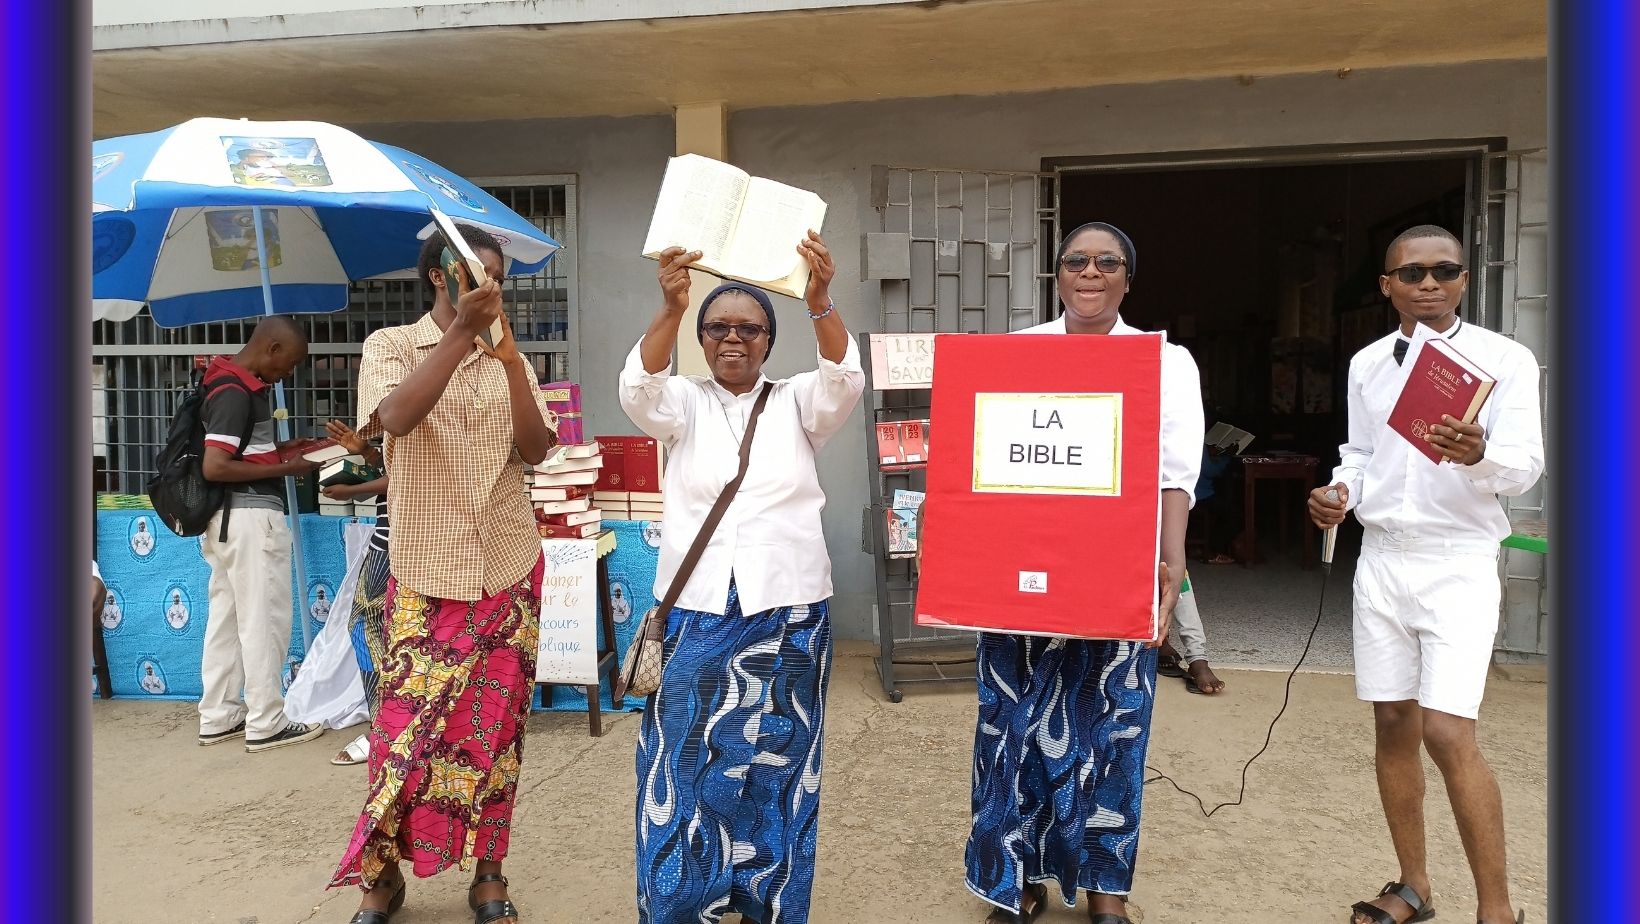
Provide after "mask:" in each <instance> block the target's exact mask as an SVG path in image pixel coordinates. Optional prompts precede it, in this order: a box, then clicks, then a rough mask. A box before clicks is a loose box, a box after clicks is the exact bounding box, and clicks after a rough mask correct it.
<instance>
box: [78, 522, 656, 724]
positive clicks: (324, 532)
mask: <svg viewBox="0 0 1640 924" xmlns="http://www.w3.org/2000/svg"><path fill="white" fill-rule="evenodd" d="M299 521H300V524H301V532H302V536H301V541H302V551H303V553H304V554H305V555H306V556H307V560H306V564H307V578H308V587H307V593H306V594H295V593H293V595H292V600H293V601H294V604H295V605H293V606H292V608H291V641H290V651H289V653H288V655H287V657H286V659H285V676H284V685H285V686H289V685H290V678H291V671H292V668H294V667H295V666H296V665H297V664H299V663H301V660H302V657H303V654H304V651H303V648H302V630H301V626H300V623H298V622H297V620H298V619H299V618H303V617H304V615H305V618H307V620H308V625H309V630H310V634H311V635H312V636H314V637H317V636H318V634H319V630H320V629H321V628H322V627H323V626H324V623H325V620H326V619H328V618H329V617H330V615H331V614H333V613H334V614H337V615H339V616H340V617H341V618H344V619H345V618H347V616H348V614H349V610H350V608H351V606H352V601H345V602H344V603H342V604H341V605H337V602H336V587H337V585H339V584H341V582H342V579H343V578H344V577H345V576H346V574H347V551H346V543H345V540H344V535H345V529H346V526H347V524H348V523H349V522H353V521H352V520H351V519H350V518H348V517H326V516H319V515H318V514H303V515H302V516H301V517H299ZM366 522H369V521H368V520H367V521H366ZM608 526H609V528H610V529H612V530H614V532H615V535H616V546H615V551H614V552H611V553H610V556H609V580H610V593H611V596H612V597H614V598H615V605H614V621H615V642H616V651H617V653H618V655H619V656H620V657H624V656H625V654H626V649H627V646H628V645H630V644H631V643H632V636H633V633H634V632H635V631H636V630H637V624H638V619H639V618H640V617H641V616H642V615H643V614H644V613H645V612H646V611H647V610H648V609H649V608H650V607H652V606H654V605H655V603H656V600H655V597H654V592H653V587H654V583H655V570H656V565H657V564H658V562H659V560H660V527H661V524H660V523H658V522H650V521H630V522H629V521H620V520H617V521H611V522H609V524H608ZM97 565H98V567H99V568H101V569H102V575H103V582H104V583H105V584H107V585H108V599H107V602H105V603H104V606H103V618H102V631H103V639H104V643H105V645H106V647H107V650H108V669H109V674H110V677H111V679H112V681H113V687H114V695H115V696H129V697H142V698H147V699H174V700H190V701H192V700H197V699H199V696H200V694H201V692H202V690H201V683H200V675H199V661H200V655H201V653H202V652H203V651H204V648H205V622H206V620H207V619H208V618H209V593H208V587H209V582H210V578H211V569H210V566H209V565H207V564H205V559H204V558H203V557H202V556H201V554H200V540H199V539H198V538H197V537H195V538H191V539H183V538H179V537H178V536H176V535H175V534H173V533H172V532H171V531H170V530H169V529H166V528H165V526H164V525H163V524H161V523H160V522H159V520H158V519H157V518H156V517H155V515H154V512H153V511H152V510H99V511H98V512H97ZM294 580H295V578H294V577H292V581H293V582H294ZM603 641H604V640H603V629H602V626H601V625H600V627H599V644H600V647H601V646H602V644H603ZM601 679H602V687H601V691H602V697H603V702H604V706H605V708H609V709H615V708H622V709H637V708H641V707H642V705H643V701H642V700H641V699H637V698H634V697H627V698H626V700H625V702H623V703H622V705H621V706H620V707H616V706H615V705H614V704H613V703H612V702H611V700H610V696H611V691H610V689H609V682H608V678H607V676H605V677H604V678H601ZM92 692H93V694H95V693H96V690H95V680H93V689H92ZM586 706H587V703H586V696H585V694H583V693H582V692H581V691H580V690H579V689H576V688H573V687H554V688H553V691H552V701H551V703H550V704H542V705H541V706H540V707H539V708H543V709H550V710H553V711H583V712H584V711H585V710H586Z"/></svg>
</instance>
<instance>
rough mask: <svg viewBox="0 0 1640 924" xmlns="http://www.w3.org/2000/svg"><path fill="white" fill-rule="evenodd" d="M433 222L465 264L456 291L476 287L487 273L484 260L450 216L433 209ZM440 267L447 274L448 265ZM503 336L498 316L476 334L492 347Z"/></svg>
mask: <svg viewBox="0 0 1640 924" xmlns="http://www.w3.org/2000/svg"><path fill="white" fill-rule="evenodd" d="M433 222H434V223H435V224H437V225H438V229H439V230H440V231H442V232H444V240H445V242H446V243H448V244H449V245H450V249H451V250H453V251H455V253H456V255H457V256H458V257H460V258H461V262H463V263H465V264H466V265H467V285H466V286H462V285H460V283H459V282H458V283H457V286H456V291H457V292H466V291H468V290H470V289H476V288H478V287H479V286H480V285H482V284H483V281H484V278H485V277H486V276H487V275H488V272H487V271H486V270H485V269H484V261H483V260H480V259H479V258H478V254H476V253H473V248H472V246H471V245H470V244H468V243H467V239H466V238H464V237H462V236H461V232H460V231H459V230H457V229H456V224H455V222H453V221H451V220H450V216H448V215H446V214H444V213H443V212H441V211H439V210H438V209H433ZM441 269H443V270H444V272H445V274H446V275H449V273H450V267H441ZM455 303H456V296H455V295H454V294H452V295H451V298H450V306H451V307H455ZM502 310H506V309H502ZM504 336H506V331H505V330H503V329H502V327H501V318H500V317H499V316H498V317H497V318H496V319H495V323H493V324H491V325H490V329H489V330H487V331H484V332H483V333H481V334H479V335H478V339H479V340H481V341H483V342H484V345H485V346H488V347H492V348H493V347H494V346H495V345H496V344H498V343H500V342H501V338H502V337H504Z"/></svg>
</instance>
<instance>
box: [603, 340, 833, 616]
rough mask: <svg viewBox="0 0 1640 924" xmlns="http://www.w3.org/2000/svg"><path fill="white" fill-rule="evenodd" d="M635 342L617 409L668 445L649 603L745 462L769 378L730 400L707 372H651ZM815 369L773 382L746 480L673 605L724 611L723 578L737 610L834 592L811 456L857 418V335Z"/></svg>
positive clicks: (822, 502)
mask: <svg viewBox="0 0 1640 924" xmlns="http://www.w3.org/2000/svg"><path fill="white" fill-rule="evenodd" d="M641 345H642V340H640V341H639V345H638V346H634V347H633V348H632V352H631V353H630V354H629V355H628V356H627V359H626V367H625V368H624V369H622V370H621V380H620V398H621V407H622V409H624V410H625V411H626V414H627V416H628V417H630V418H631V419H632V422H633V423H634V424H636V425H637V426H638V429H640V430H642V431H643V432H645V433H647V434H649V435H650V436H653V437H654V438H655V439H656V440H658V441H659V442H660V443H662V444H663V445H664V446H665V447H666V453H667V460H666V475H665V478H664V487H663V488H662V491H663V493H664V494H665V504H666V514H665V526H664V528H663V529H662V530H661V556H660V566H659V568H658V569H657V571H656V573H655V598H656V600H659V599H660V598H661V597H662V596H664V595H665V593H666V591H667V588H669V587H671V585H672V579H673V577H674V576H675V575H676V574H677V572H678V566H679V565H680V564H682V562H683V556H684V554H685V553H686V552H688V550H689V546H690V545H691V544H692V543H693V542H694V540H695V536H696V534H697V533H699V531H700V527H701V523H702V522H703V521H704V520H705V519H706V514H707V513H708V512H709V511H710V510H711V509H712V504H713V503H714V502H715V501H716V500H717V496H718V494H719V492H720V491H722V489H723V486H724V485H726V484H728V483H729V481H730V480H731V479H732V478H734V476H735V472H736V471H738V470H739V468H740V437H741V434H742V433H744V432H745V429H746V421H747V419H748V418H750V416H751V413H752V405H753V404H755V403H756V402H757V395H758V392H759V391H761V390H762V387H763V383H764V382H765V381H768V380H767V379H764V378H762V377H759V379H758V383H757V385H756V386H755V387H754V388H753V389H752V390H751V391H749V392H747V393H746V394H744V395H738V396H737V395H733V394H730V393H729V392H728V391H727V390H725V389H724V388H723V387H722V386H721V385H718V384H717V383H716V382H715V381H713V380H712V379H711V378H710V377H703V376H675V375H673V374H672V367H671V366H670V365H668V366H667V367H666V368H665V369H663V370H661V371H660V372H658V373H655V374H650V373H649V372H646V371H645V370H644V367H643V357H642V355H641V352H640V347H641ZM818 360H819V368H818V369H816V370H815V371H813V372H804V373H801V374H799V375H794V376H792V377H791V378H789V379H781V380H779V381H777V382H775V383H774V390H773V392H772V393H771V394H770V395H769V403H768V405H767V406H766V407H765V408H764V409H763V416H762V417H760V418H758V422H757V433H756V434H754V437H753V439H752V455H751V462H750V464H749V465H748V467H747V470H746V480H745V481H744V482H742V483H741V486H740V491H739V492H738V493H737V494H736V495H735V499H734V502H733V503H731V504H730V505H729V509H728V511H727V512H725V514H724V516H723V520H722V522H720V523H719V524H718V527H717V530H716V531H715V532H714V533H713V535H712V540H711V542H710V543H709V544H708V545H707V547H706V551H705V553H704V554H702V555H701V558H700V563H699V564H697V565H696V566H695V573H694V574H693V575H691V576H690V578H689V583H688V584H687V585H685V586H684V589H683V593H682V594H681V595H680V596H679V597H678V604H677V605H678V606H680V607H683V608H684V609H690V610H699V611H701V612H706V613H717V614H720V615H721V614H722V613H723V612H724V610H725V609H726V606H727V603H728V598H729V580H730V578H731V576H732V577H733V579H734V582H735V586H736V588H737V589H738V591H739V595H740V609H741V612H743V613H747V614H751V613H761V612H763V611H765V610H771V609H776V608H778V607H783V606H796V605H798V604H804V603H817V602H819V601H821V600H825V599H826V598H828V597H830V596H831V592H832V587H831V558H830V556H828V555H827V554H826V537H825V534H824V533H823V532H822V531H821V528H820V511H821V510H822V509H824V508H825V506H826V496H825V494H824V493H822V492H821V490H820V477H819V474H818V473H817V472H816V471H815V467H814V454H815V452H816V451H818V450H819V449H820V447H821V446H823V445H825V443H826V441H827V440H829V439H830V438H831V436H832V435H833V434H835V433H836V432H837V431H838V430H839V429H841V428H842V426H843V424H844V423H845V422H847V420H848V418H849V415H850V414H851V413H853V411H854V406H855V404H857V403H858V402H859V400H860V395H861V394H862V393H863V392H864V391H865V372H864V371H863V370H862V369H861V368H860V354H859V349H858V348H857V347H856V345H855V343H854V339H853V338H852V337H850V338H849V343H848V351H847V353H846V354H845V355H844V356H843V361H842V362H840V363H834V362H830V361H828V360H827V359H826V358H825V357H823V356H821V357H818Z"/></svg>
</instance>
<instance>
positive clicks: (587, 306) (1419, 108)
mask: <svg viewBox="0 0 1640 924" xmlns="http://www.w3.org/2000/svg"><path fill="white" fill-rule="evenodd" d="M1547 90H1548V86H1547V67H1546V64H1545V63H1544V62H1542V61H1535V62H1497V63H1482V64H1471V65H1463V66H1454V67H1448V68H1419V69H1401V70H1386V71H1362V72H1357V73H1354V74H1352V75H1350V76H1349V77H1348V78H1347V79H1340V78H1338V77H1337V76H1336V75H1333V74H1330V73H1329V74H1318V75H1304V76H1290V77H1279V78H1269V79H1257V80H1254V81H1253V82H1252V83H1251V85H1244V84H1243V83H1241V82H1238V81H1233V80H1223V81H1187V82H1176V83H1164V84H1147V85H1137V86H1125V87H1104V88H1097V89H1083V90H1069V91H1060V92H1054V93H1042V94H1027V95H1018V96H1004V97H965V98H946V99H937V100H921V101H888V102H879V103H854V104H845V105H835V106H820V107H809V108H788V109H763V110H749V111H744V112H738V113H733V114H732V116H731V119H730V124H729V151H730V156H731V159H732V160H733V161H734V162H735V163H736V164H737V165H739V166H741V167H743V168H744V169H746V170H748V171H750V172H752V173H754V174H757V175H761V176H768V177H771V178H774V179H778V180H781V181H783V182H787V183H791V184H793V185H796V186H801V187H805V188H809V189H813V190H815V191H816V192H818V193H819V194H820V195H821V196H822V197H823V198H824V199H825V200H826V201H827V203H828V205H829V210H828V213H827V218H826V238H827V240H828V242H830V243H831V245H832V247H833V250H834V252H835V253H836V254H837V260H838V276H837V279H836V281H835V282H834V283H833V295H834V296H835V298H836V300H837V303H838V306H839V310H840V311H841V312H842V313H843V314H844V317H845V319H846V320H847V321H848V323H849V326H850V328H851V329H852V330H855V331H860V330H871V329H875V327H876V323H877V312H878V300H877V293H876V291H875V287H874V285H873V284H869V283H862V282H861V281H860V279H859V260H860V234H861V233H862V232H864V231H868V230H875V229H876V228H877V216H876V214H875V212H873V211H872V210H871V207H870V203H869V198H868V195H869V181H870V172H871V167H872V165H874V164H886V165H890V166H904V167H961V168H970V169H989V170H1021V171H1031V170H1037V169H1040V168H1041V166H1042V161H1043V159H1044V158H1059V157H1076V156H1094V155H1120V154H1143V153H1149V152H1186V151H1200V150H1215V149H1225V148H1273V147H1285V146H1315V145H1336V144H1357V143H1384V142H1399V141H1427V140H1438V139H1466V138H1492V137H1503V138H1507V139H1508V142H1509V145H1510V146H1511V147H1534V146H1541V145H1545V144H1546V143H1547V137H1548V116H1547V108H1546V98H1547ZM364 131H365V132H366V133H367V134H368V135H369V136H370V137H374V138H379V139H381V140H384V141H389V142H392V143H395V144H401V145H404V146H405V147H408V148H410V149H412V150H416V151H419V152H422V153H425V154H426V155H428V156H430V157H432V158H433V159H434V160H436V161H438V162H440V163H443V164H446V165H448V166H449V167H451V168H452V169H455V170H458V171H460V172H462V173H464V174H466V175H469V176H496V175H530V174H552V173H574V174H577V175H578V176H579V183H578V191H579V195H580V204H579V213H578V215H577V220H578V227H579V235H580V237H579V248H578V250H579V252H578V253H577V254H575V255H574V259H576V261H577V274H578V278H579V286H580V288H579V297H580V320H581V337H580V368H581V380H582V383H583V386H584V389H583V394H584V398H585V403H586V413H587V425H588V427H589V428H590V429H589V431H588V432H590V433H606V432H607V433H629V432H635V431H634V429H633V428H632V426H631V425H630V424H629V423H628V422H627V421H626V420H625V418H624V416H623V415H622V414H621V412H620V410H619V407H618V406H617V404H616V401H615V396H614V394H613V382H614V376H615V373H616V370H617V369H618V368H619V366H620V363H621V361H622V360H623V358H624V356H625V353H626V351H627V350H628V349H630V347H631V344H632V343H633V342H634V341H635V340H636V338H637V337H638V335H639V334H640V333H641V331H642V329H643V327H644V326H645V324H646V323H647V321H648V319H649V317H650V315H651V313H652V312H653V310H654V308H655V306H656V303H657V302H656V290H655V285H654V281H653V280H654V268H655V267H654V264H653V263H651V262H649V261H646V260H643V259H642V258H640V257H638V256H637V255H636V254H637V251H638V248H639V246H640V244H641V242H642V237H643V234H644V231H645V230H646V229H647V227H648V222H649V211H650V208H651V206H652V205H653V199H654V194H655V191H656V189H657V188H658V187H659V183H660V176H661V172H662V170H663V169H664V166H665V160H666V157H667V155H668V154H670V153H671V151H672V146H673V131H672V124H671V120H670V119H665V118H660V119H656V118H641V119H578V120H565V121H535V122H516V123H489V124H480V125H475V126H463V127H461V128H460V129H458V130H452V128H451V127H449V126H439V127H436V128H435V127H432V126H427V125H397V126H369V127H366V128H365V129H364ZM1525 201H1526V203H1527V208H1528V210H1530V211H1532V212H1534V213H1539V214H1541V213H1542V212H1544V211H1546V202H1547V174H1546V172H1539V173H1536V174H1533V175H1529V176H1528V177H1527V188H1526V190H1525ZM1523 279H1524V276H1523ZM1523 288H1524V286H1523ZM777 301H778V302H780V304H779V305H778V306H777V307H780V308H784V309H786V310H787V311H788V312H789V313H790V315H792V316H795V315H796V312H797V311H798V310H799V307H800V306H799V305H798V304H797V303H795V302H792V301H789V300H782V299H777ZM1529 326H1531V327H1532V329H1533V330H1534V331H1536V330H1538V329H1539V328H1540V327H1541V325H1529ZM805 327H806V325H804V324H797V323H789V326H788V327H787V328H785V330H784V332H783V335H782V337H781V340H780V346H779V349H778V350H777V352H776V353H775V355H774V357H773V358H772V359H771V361H770V367H769V372H770V374H771V375H773V376H780V375H787V374H790V373H792V372H795V371H798V370H800V369H803V368H806V367H811V366H812V363H813V359H812V357H813V337H812V334H810V333H809V332H808V331H806V330H805ZM1524 333H1525V331H1524V330H1523V334H1524ZM1533 336H1541V335H1539V334H1533ZM1527 342H1528V345H1530V346H1532V347H1533V348H1534V349H1537V350H1539V352H1540V355H1546V354H1545V353H1544V347H1545V345H1544V344H1543V343H1541V342H1536V343H1534V342H1530V340H1528V341H1527ZM863 439H864V429H863V423H857V424H856V425H854V426H851V427H849V428H847V429H845V430H844V432H843V433H842V434H840V435H839V437H838V438H837V439H836V440H835V441H834V442H833V443H832V444H831V445H830V446H828V447H827V449H826V451H825V453H824V455H823V456H822V469H821V481H822V483H823V485H824V487H825V489H826V492H827V496H828V498H829V499H830V502H829V505H828V509H827V515H826V533H827V541H828V545H829V547H830V552H831V556H832V561H833V566H834V569H835V573H836V586H837V595H836V597H835V600H834V609H833V614H834V619H835V621H836V626H837V631H838V633H839V634H840V635H842V636H847V637H857V638H867V637H870V636H871V633H872V627H871V624H870V617H871V595H872V593H873V591H872V586H871V582H872V579H873V573H872V562H871V560H870V558H869V557H868V556H866V555H865V554H864V553H862V552H860V551H859V546H860V543H859V529H860V508H861V507H862V506H863V505H864V504H865V503H866V496H867V495H866V490H867V483H866V473H865V462H864V458H865V455H864V446H863Z"/></svg>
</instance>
